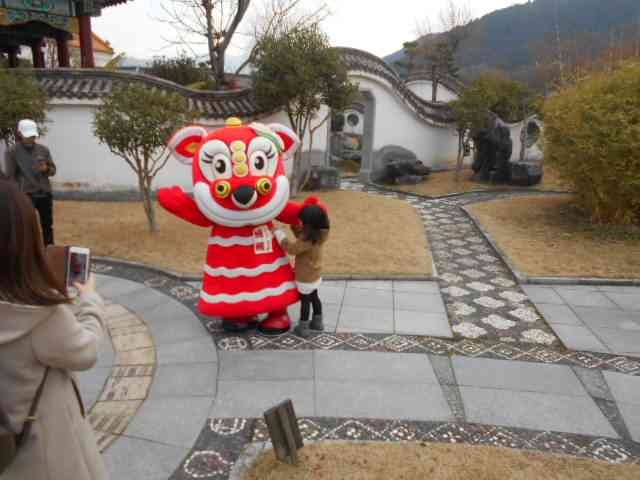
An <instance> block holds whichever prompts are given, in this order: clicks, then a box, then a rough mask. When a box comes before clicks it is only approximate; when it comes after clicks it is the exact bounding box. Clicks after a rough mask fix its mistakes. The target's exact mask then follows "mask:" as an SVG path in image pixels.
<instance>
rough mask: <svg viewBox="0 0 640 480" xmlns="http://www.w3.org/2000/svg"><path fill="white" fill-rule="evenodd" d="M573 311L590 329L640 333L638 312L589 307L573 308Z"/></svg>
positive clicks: (639, 314) (639, 315) (639, 313)
mask: <svg viewBox="0 0 640 480" xmlns="http://www.w3.org/2000/svg"><path fill="white" fill-rule="evenodd" d="M573 310H574V311H575V313H576V315H577V316H578V317H579V318H580V319H581V320H582V322H584V324H585V325H587V326H588V327H591V328H617V329H621V330H636V331H640V312H637V313H634V312H626V311H624V310H611V309H606V308H591V307H573Z"/></svg>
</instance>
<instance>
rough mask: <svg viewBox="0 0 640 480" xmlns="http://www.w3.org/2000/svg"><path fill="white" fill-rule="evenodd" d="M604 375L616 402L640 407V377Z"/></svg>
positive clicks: (608, 373)
mask: <svg viewBox="0 0 640 480" xmlns="http://www.w3.org/2000/svg"><path fill="white" fill-rule="evenodd" d="M602 373H603V375H604V378H605V379H606V380H607V384H608V385H609V388H610V389H611V393H612V394H613V397H614V398H615V399H616V401H618V402H626V403H633V404H636V405H640V377H633V376H631V375H624V374H622V373H617V372H602Z"/></svg>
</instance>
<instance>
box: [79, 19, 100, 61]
mask: <svg viewBox="0 0 640 480" xmlns="http://www.w3.org/2000/svg"><path fill="white" fill-rule="evenodd" d="M78 25H79V27H80V32H79V33H80V58H81V67H82V68H95V66H96V64H95V59H94V56H93V36H92V34H91V17H90V16H89V15H81V16H79V17H78Z"/></svg>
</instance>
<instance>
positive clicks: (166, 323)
mask: <svg viewBox="0 0 640 480" xmlns="http://www.w3.org/2000/svg"><path fill="white" fill-rule="evenodd" d="M143 318H144V320H145V322H147V324H148V325H149V328H150V329H151V332H152V335H153V341H154V342H155V343H156V345H161V344H164V343H176V342H179V341H183V340H193V339H198V338H204V337H210V335H209V333H208V332H207V330H206V329H205V328H204V326H203V325H202V322H201V321H200V320H199V319H198V317H196V315H194V313H193V312H192V311H191V310H189V309H188V308H187V307H185V306H184V305H181V304H180V303H178V302H176V301H175V300H171V301H170V302H168V303H163V304H161V305H157V306H155V307H153V308H149V309H148V310H146V311H145V312H144V314H143Z"/></svg>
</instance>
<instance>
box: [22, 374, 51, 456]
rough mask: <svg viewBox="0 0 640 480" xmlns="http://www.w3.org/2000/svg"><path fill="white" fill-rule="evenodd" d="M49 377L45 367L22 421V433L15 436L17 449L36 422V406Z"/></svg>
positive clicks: (27, 436)
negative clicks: (25, 416) (26, 414)
mask: <svg viewBox="0 0 640 480" xmlns="http://www.w3.org/2000/svg"><path fill="white" fill-rule="evenodd" d="M48 376H49V367H47V368H46V369H45V371H44V376H43V377H42V381H41V382H40V385H38V390H36V395H35V397H33V402H32V403H31V408H30V409H29V415H28V416H27V418H26V420H25V421H24V425H23V426H22V432H20V433H19V434H18V435H17V436H16V444H17V446H18V447H20V446H21V445H22V442H24V441H25V439H27V438H29V434H30V433H31V426H32V425H33V422H35V420H36V412H37V411H38V404H39V403H40V397H41V396H42V391H43V390H44V384H45V382H46V381H47V377H48Z"/></svg>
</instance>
